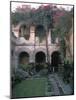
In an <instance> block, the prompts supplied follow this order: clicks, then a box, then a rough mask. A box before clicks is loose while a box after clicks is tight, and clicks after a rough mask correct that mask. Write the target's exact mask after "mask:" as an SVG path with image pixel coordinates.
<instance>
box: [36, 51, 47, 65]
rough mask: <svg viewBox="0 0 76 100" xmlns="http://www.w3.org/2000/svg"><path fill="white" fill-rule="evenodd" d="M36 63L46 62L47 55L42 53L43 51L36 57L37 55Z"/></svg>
mask: <svg viewBox="0 0 76 100" xmlns="http://www.w3.org/2000/svg"><path fill="white" fill-rule="evenodd" d="M35 62H37V63H44V62H46V55H45V53H44V52H42V51H39V52H37V53H36V55H35Z"/></svg>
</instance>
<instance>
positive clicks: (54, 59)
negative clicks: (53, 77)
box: [51, 51, 61, 72]
mask: <svg viewBox="0 0 76 100" xmlns="http://www.w3.org/2000/svg"><path fill="white" fill-rule="evenodd" d="M60 63H61V58H60V52H59V51H54V52H53V53H52V55H51V65H52V67H53V68H54V71H55V72H57V71H58V66H59V64H60Z"/></svg>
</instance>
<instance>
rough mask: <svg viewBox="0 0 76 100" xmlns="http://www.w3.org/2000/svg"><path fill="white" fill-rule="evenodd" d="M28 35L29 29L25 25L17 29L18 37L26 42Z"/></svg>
mask: <svg viewBox="0 0 76 100" xmlns="http://www.w3.org/2000/svg"><path fill="white" fill-rule="evenodd" d="M29 33H30V32H29V28H27V27H26V25H25V24H23V25H21V27H20V29H19V37H24V38H25V39H26V40H29V36H30V34H29Z"/></svg>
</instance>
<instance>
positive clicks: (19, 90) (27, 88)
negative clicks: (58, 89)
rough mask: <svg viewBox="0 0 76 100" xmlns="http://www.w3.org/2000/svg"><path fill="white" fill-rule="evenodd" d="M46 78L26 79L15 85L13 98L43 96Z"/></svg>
mask: <svg viewBox="0 0 76 100" xmlns="http://www.w3.org/2000/svg"><path fill="white" fill-rule="evenodd" d="M46 81H47V79H46V78H40V79H28V80H24V81H22V82H21V83H19V84H17V85H16V86H15V87H14V89H13V98H16V97H17V98H18V97H35V96H45V83H46Z"/></svg>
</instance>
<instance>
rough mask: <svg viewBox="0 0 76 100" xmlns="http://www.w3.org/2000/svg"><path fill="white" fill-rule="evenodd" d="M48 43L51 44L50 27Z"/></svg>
mask: <svg viewBox="0 0 76 100" xmlns="http://www.w3.org/2000/svg"><path fill="white" fill-rule="evenodd" d="M48 45H51V29H49V33H48Z"/></svg>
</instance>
